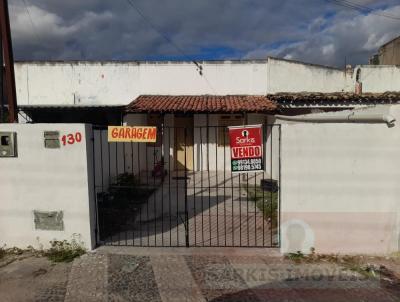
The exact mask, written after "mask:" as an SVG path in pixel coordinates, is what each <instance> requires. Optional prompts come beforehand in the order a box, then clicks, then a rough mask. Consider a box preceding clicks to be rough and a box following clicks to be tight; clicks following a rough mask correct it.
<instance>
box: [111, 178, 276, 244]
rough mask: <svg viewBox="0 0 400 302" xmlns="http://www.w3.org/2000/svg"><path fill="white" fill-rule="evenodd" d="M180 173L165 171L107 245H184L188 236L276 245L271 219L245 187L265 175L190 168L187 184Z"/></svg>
mask: <svg viewBox="0 0 400 302" xmlns="http://www.w3.org/2000/svg"><path fill="white" fill-rule="evenodd" d="M183 176H184V172H180V173H179V174H172V175H168V177H167V178H166V179H165V181H164V183H163V185H162V186H160V187H159V188H158V189H157V191H156V192H155V193H154V194H153V195H152V196H150V198H149V202H148V203H145V204H143V205H142V208H141V210H140V215H138V216H137V217H135V219H134V221H133V223H132V224H131V226H130V228H129V229H128V230H127V231H123V232H120V233H118V234H115V235H113V236H112V237H110V238H108V239H107V240H106V244H110V245H134V246H185V245H186V237H185V236H186V235H187V236H188V244H189V246H234V247H235V246H238V247H239V246H249V247H271V246H276V244H277V240H278V238H277V227H276V226H277V221H276V219H275V221H274V220H273V219H272V220H271V219H270V218H268V217H264V215H263V214H262V211H261V210H260V209H259V208H258V207H257V206H256V203H255V202H254V201H253V200H252V199H251V198H249V197H248V194H247V188H248V187H254V186H255V185H259V184H260V180H261V179H263V178H268V175H266V174H264V175H263V173H257V174H255V173H251V174H248V175H247V174H241V175H240V174H236V175H232V174H231V173H228V172H225V175H224V172H223V171H221V172H216V171H210V172H208V171H203V172H191V173H188V174H187V176H188V178H187V183H186V187H185V182H186V179H185V178H184V177H183ZM185 190H187V191H185ZM185 192H187V196H185ZM267 195H268V192H266V193H265V197H267ZM186 208H187V211H186ZM271 211H272V210H271ZM266 212H267V210H266ZM186 213H187V217H186ZM186 221H187V223H185V222H186ZM186 228H187V229H188V231H187V232H186Z"/></svg>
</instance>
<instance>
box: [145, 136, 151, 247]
mask: <svg viewBox="0 0 400 302" xmlns="http://www.w3.org/2000/svg"><path fill="white" fill-rule="evenodd" d="M144 151H145V154H144V155H145V158H146V189H147V190H148V189H149V188H150V183H149V156H148V153H149V152H148V150H147V143H146V144H145V146H144ZM149 202H150V196H149V197H148V198H147V200H146V214H147V217H146V220H145V222H146V229H147V246H150V223H149Z"/></svg>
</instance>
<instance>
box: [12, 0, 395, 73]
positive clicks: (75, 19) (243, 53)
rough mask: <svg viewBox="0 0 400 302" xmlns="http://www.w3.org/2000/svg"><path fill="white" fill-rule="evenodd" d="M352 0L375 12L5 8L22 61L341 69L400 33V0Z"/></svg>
mask: <svg viewBox="0 0 400 302" xmlns="http://www.w3.org/2000/svg"><path fill="white" fill-rule="evenodd" d="M129 1H130V2H131V3H132V5H133V6H134V7H136V8H137V9H138V10H139V12H141V13H142V16H141V15H140V14H139V13H138V11H137V10H135V9H134V7H132V6H131V5H130V4H129V3H128V2H129ZM348 1H351V2H352V3H355V4H359V5H362V6H366V7H368V8H370V9H371V11H368V10H363V11H357V10H353V9H350V8H348V7H344V6H340V5H337V4H334V1H332V0H112V1H111V0H68V1H58V0H9V9H10V21H11V30H12V38H13V44H14V45H13V46H14V52H15V54H14V56H15V59H16V60H168V59H173V60H186V59H197V60H202V59H262V58H266V57H267V56H278V57H283V58H287V59H296V60H301V61H306V62H312V63H319V64H325V65H331V66H339V67H342V66H343V65H344V62H345V60H347V62H348V63H351V64H358V63H366V62H367V61H368V57H369V56H370V55H371V54H373V53H374V52H375V51H376V50H377V48H378V47H379V46H380V45H381V44H383V43H385V42H387V41H389V40H390V39H392V38H394V37H396V36H398V35H400V3H399V1H398V0H382V1H376V0H347V2H348ZM382 15H385V16H386V17H383V16H382ZM387 16H389V17H394V18H389V17H387ZM396 18H398V19H396ZM155 29H158V30H160V31H161V32H162V33H161V34H160V33H158V32H157V31H156V30H155ZM168 40H169V41H172V43H170V42H168Z"/></svg>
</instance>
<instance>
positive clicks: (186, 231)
mask: <svg viewBox="0 0 400 302" xmlns="http://www.w3.org/2000/svg"><path fill="white" fill-rule="evenodd" d="M184 135H185V152H184V153H185V243H186V247H189V217H188V204H187V193H188V192H187V162H186V150H187V149H186V146H187V141H186V137H187V128H185V129H184Z"/></svg>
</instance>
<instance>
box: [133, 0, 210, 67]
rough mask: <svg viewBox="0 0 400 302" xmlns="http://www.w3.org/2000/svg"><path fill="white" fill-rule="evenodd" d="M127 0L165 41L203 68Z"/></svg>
mask: <svg viewBox="0 0 400 302" xmlns="http://www.w3.org/2000/svg"><path fill="white" fill-rule="evenodd" d="M126 2H127V3H128V4H129V5H130V6H131V7H132V8H133V9H134V10H135V11H136V12H137V14H138V15H139V16H140V17H141V18H142V19H143V20H144V21H145V22H146V23H147V25H149V26H150V27H151V28H152V29H153V30H154V31H155V32H157V33H158V34H159V35H160V36H161V37H163V39H164V40H165V41H167V42H168V43H169V44H171V45H172V46H173V47H175V49H176V50H177V51H178V52H179V53H180V54H182V55H183V56H184V57H185V58H186V59H187V60H188V61H191V62H192V63H193V64H194V65H196V66H197V67H198V68H200V70H201V69H202V68H201V66H200V64H199V63H197V62H196V61H195V60H193V59H191V58H190V57H189V56H188V55H187V54H186V53H185V52H184V51H183V50H182V48H180V47H179V46H178V45H176V44H175V43H174V41H172V40H171V39H170V38H169V37H168V36H167V35H166V34H164V33H163V31H162V30H161V29H160V28H158V27H157V26H156V25H155V24H154V23H153V22H151V20H150V19H149V18H147V17H146V15H145V14H143V12H142V11H141V10H140V9H139V8H138V7H137V6H136V5H135V4H134V2H133V0H126Z"/></svg>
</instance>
